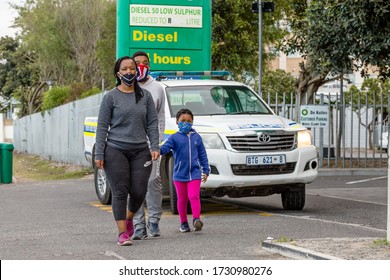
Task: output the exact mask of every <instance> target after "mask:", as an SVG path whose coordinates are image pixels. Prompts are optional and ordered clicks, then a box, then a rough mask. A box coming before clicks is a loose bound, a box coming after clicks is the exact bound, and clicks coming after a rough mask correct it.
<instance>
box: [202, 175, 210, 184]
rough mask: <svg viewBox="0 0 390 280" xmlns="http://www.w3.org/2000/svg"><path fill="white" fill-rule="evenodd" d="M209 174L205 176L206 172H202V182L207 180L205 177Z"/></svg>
mask: <svg viewBox="0 0 390 280" xmlns="http://www.w3.org/2000/svg"><path fill="white" fill-rule="evenodd" d="M208 177H209V176H207V174H204V173H203V174H202V182H203V183H206V181H207V178H208Z"/></svg>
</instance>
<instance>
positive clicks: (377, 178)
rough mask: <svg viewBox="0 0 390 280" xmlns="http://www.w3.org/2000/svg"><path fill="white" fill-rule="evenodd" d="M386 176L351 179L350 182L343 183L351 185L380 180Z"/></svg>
mask: <svg viewBox="0 0 390 280" xmlns="http://www.w3.org/2000/svg"><path fill="white" fill-rule="evenodd" d="M386 178H387V176H382V177H376V178H371V179H364V180H359V181H351V182H347V183H345V184H347V185H352V184H358V183H364V182H370V181H375V180H381V179H386Z"/></svg>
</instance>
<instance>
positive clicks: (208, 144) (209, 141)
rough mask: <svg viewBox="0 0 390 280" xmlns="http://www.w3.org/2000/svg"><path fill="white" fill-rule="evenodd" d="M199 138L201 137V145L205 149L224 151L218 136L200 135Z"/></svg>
mask: <svg viewBox="0 0 390 280" xmlns="http://www.w3.org/2000/svg"><path fill="white" fill-rule="evenodd" d="M200 136H202V139H203V144H204V146H205V148H206V149H225V145H224V144H223V142H222V140H221V137H219V135H218V134H215V133H213V134H209V133H205V134H203V133H202V134H200Z"/></svg>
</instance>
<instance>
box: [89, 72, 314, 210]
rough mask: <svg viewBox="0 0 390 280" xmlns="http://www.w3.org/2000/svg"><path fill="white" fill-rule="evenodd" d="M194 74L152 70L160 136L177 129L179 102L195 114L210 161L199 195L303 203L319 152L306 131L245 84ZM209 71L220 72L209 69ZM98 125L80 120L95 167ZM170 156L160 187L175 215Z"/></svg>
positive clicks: (105, 198) (100, 180) (106, 188)
mask: <svg viewBox="0 0 390 280" xmlns="http://www.w3.org/2000/svg"><path fill="white" fill-rule="evenodd" d="M196 74H197V73H194V72H192V73H190V76H186V75H185V73H184V74H183V73H182V72H181V73H171V72H168V73H166V72H157V73H153V74H152V75H153V76H154V77H155V78H156V79H157V80H159V79H160V80H161V81H159V82H160V83H161V84H162V85H163V87H164V89H165V94H166V101H167V102H166V104H165V114H166V116H165V118H166V127H165V135H164V141H165V140H166V139H167V138H168V137H169V136H170V135H171V134H173V133H175V132H176V131H177V125H176V119H175V115H176V113H177V112H178V111H179V110H180V109H181V108H188V109H190V110H191V111H192V112H193V114H194V125H193V128H194V129H196V130H197V131H198V133H199V134H200V135H201V136H202V138H203V141H204V145H205V147H206V151H207V155H208V159H209V164H210V168H211V173H210V176H209V178H208V180H207V182H205V183H202V185H201V196H202V197H213V196H215V197H222V196H228V197H232V198H238V197H248V196H269V195H273V194H280V195H281V201H282V206H283V208H284V209H286V210H301V209H303V208H304V205H305V193H306V191H305V190H306V184H308V183H311V182H313V181H314V180H315V179H316V178H317V175H318V159H317V151H316V148H315V147H314V146H313V144H312V135H311V132H310V131H309V130H308V129H306V128H305V127H303V126H302V125H300V124H298V123H296V122H294V121H292V120H289V119H286V118H283V117H280V116H277V115H276V114H275V113H274V112H273V111H272V110H271V109H270V107H269V106H268V105H267V104H266V103H265V102H264V101H263V100H262V99H261V98H260V97H259V95H258V94H256V92H254V91H253V90H252V89H251V88H250V87H248V86H246V85H244V84H242V83H239V82H235V81H229V80H220V79H212V78H209V79H207V78H204V77H201V76H198V75H196ZM174 75H176V77H175V78H174V79H172V76H174ZM177 75H179V76H180V77H179V78H178V77H177ZM208 75H210V73H208ZM213 75H216V76H220V75H226V74H219V73H214V74H211V75H210V76H213ZM189 77H190V78H189ZM96 127H97V117H96V116H91V117H87V118H86V119H85V123H84V146H85V156H86V159H87V160H88V161H89V162H90V163H91V164H92V166H93V167H94V149H95V132H96ZM173 161H174V159H173V156H172V154H171V153H170V154H168V155H164V156H162V158H161V164H160V174H161V178H162V187H163V191H164V190H165V191H166V193H167V192H169V197H170V205H171V211H172V212H173V213H175V214H177V205H176V203H177V196H176V191H175V188H174V185H173V182H172V176H173V175H172V174H173ZM94 177H95V189H96V193H97V196H98V198H99V200H100V202H101V203H102V204H110V202H111V189H110V184H109V182H108V181H107V180H106V176H105V173H104V170H100V169H97V168H95V176H94Z"/></svg>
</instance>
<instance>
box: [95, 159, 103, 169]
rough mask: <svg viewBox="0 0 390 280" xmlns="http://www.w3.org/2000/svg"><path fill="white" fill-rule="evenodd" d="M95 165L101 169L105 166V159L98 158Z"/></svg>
mask: <svg viewBox="0 0 390 280" xmlns="http://www.w3.org/2000/svg"><path fill="white" fill-rule="evenodd" d="M95 166H96V167H97V168H99V169H102V168H103V166H104V160H102V159H97V160H95Z"/></svg>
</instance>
